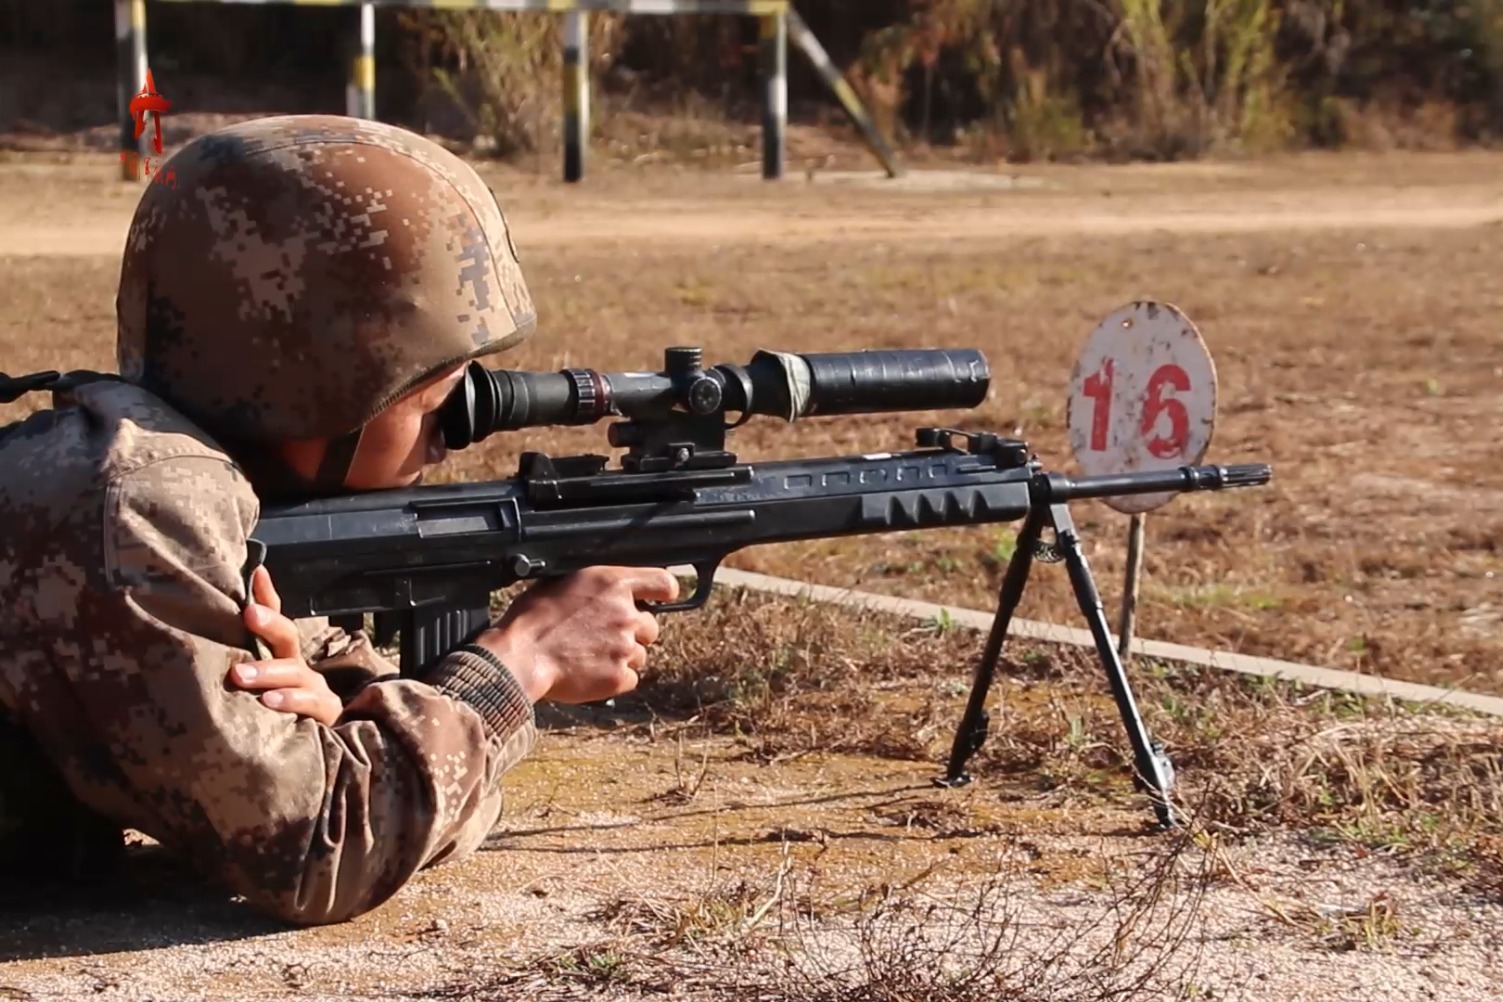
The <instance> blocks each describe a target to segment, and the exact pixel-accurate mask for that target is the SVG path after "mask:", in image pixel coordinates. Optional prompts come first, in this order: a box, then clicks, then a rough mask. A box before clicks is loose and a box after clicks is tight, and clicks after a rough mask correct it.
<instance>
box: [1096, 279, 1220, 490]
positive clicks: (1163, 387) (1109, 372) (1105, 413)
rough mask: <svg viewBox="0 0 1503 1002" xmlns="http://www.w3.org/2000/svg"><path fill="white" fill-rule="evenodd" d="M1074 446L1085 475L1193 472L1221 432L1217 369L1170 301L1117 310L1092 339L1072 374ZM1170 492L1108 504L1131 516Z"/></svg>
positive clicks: (1188, 324)
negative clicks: (1185, 468)
mask: <svg viewBox="0 0 1503 1002" xmlns="http://www.w3.org/2000/svg"><path fill="white" fill-rule="evenodd" d="M1067 420H1068V423H1069V429H1070V447H1071V448H1072V449H1073V450H1074V452H1075V459H1076V461H1077V462H1078V463H1079V464H1080V468H1081V472H1082V473H1084V474H1086V475H1088V476H1094V475H1101V474H1114V473H1136V472H1139V471H1143V470H1167V469H1174V468H1175V467H1179V466H1193V465H1195V464H1197V463H1199V462H1200V461H1201V459H1202V458H1203V457H1204V456H1205V452H1206V449H1207V448H1208V447H1209V446H1210V444H1211V434H1212V432H1213V431H1214V430H1215V426H1216V366H1215V363H1213V362H1212V361H1211V354H1210V352H1209V351H1208V350H1207V349H1206V344H1205V341H1204V340H1203V339H1202V338H1201V336H1200V332H1199V331H1198V330H1196V329H1195V325H1194V324H1192V323H1191V322H1190V321H1189V319H1188V318H1187V317H1186V316H1185V315H1184V314H1183V313H1181V312H1180V311H1179V310H1178V309H1177V308H1175V307H1174V306H1171V305H1169V304H1167V303H1155V302H1136V303H1132V304H1130V305H1128V306H1124V307H1122V308H1121V309H1119V310H1116V311H1114V312H1113V313H1112V314H1111V315H1110V316H1108V317H1107V318H1106V319H1105V320H1103V321H1102V322H1101V324H1100V325H1099V326H1097V328H1096V329H1095V330H1094V331H1093V332H1092V333H1091V336H1090V338H1088V339H1087V341H1086V343H1085V347H1084V348H1083V349H1082V351H1081V353H1080V358H1079V359H1078V360H1077V361H1076V363H1075V370H1074V372H1073V373H1072V374H1071V376H1070V401H1069V407H1068V411H1067ZM1174 497H1175V495H1174V494H1172V493H1160V494H1139V495H1130V496H1126V497H1110V498H1103V499H1102V500H1103V501H1105V502H1106V503H1107V504H1108V505H1110V506H1111V507H1113V508H1115V509H1117V510H1118V511H1120V512H1124V513H1127V514H1137V513H1140V512H1146V511H1151V510H1152V509H1154V508H1157V507H1159V506H1160V505H1162V504H1165V503H1167V502H1168V501H1170V500H1172V499H1173V498H1174Z"/></svg>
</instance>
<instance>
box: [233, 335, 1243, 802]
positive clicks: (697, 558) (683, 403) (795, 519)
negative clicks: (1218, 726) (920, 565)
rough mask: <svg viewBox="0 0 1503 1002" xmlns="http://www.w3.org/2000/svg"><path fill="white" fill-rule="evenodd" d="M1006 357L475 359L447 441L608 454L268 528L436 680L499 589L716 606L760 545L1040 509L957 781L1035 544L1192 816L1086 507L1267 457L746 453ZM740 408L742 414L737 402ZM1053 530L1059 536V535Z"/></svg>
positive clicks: (924, 450)
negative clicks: (622, 570) (528, 437)
mask: <svg viewBox="0 0 1503 1002" xmlns="http://www.w3.org/2000/svg"><path fill="white" fill-rule="evenodd" d="M989 385H990V373H989V371H988V368H987V364H986V360H985V358H984V357H983V356H982V354H981V353H980V352H979V351H975V350H971V349H963V350H952V349H924V350H872V351H858V352H845V353H831V354H792V353H786V352H771V351H759V352H757V353H756V355H755V356H754V357H753V358H752V360H751V361H750V362H749V363H748V364H746V365H729V364H726V365H716V366H714V367H712V368H705V367H704V366H703V365H702V353H701V350H700V349H699V348H696V347H674V348H669V349H667V351H666V353H665V359H664V369H663V371H661V372H609V373H607V372H598V371H595V370H592V369H577V368H576V369H564V370H562V371H559V372H522V371H507V370H490V369H486V368H485V367H483V366H482V365H480V364H479V363H478V362H476V363H471V364H470V366H469V367H468V368H467V369H466V372H465V378H464V379H463V381H462V382H461V383H460V384H459V385H458V386H457V387H456V389H455V390H454V392H453V394H452V395H451V396H450V397H449V398H448V400H447V401H446V402H445V404H444V406H443V408H442V410H441V411H440V419H441V423H442V428H443V435H444V440H445V443H446V445H447V446H448V448H450V449H463V448H465V447H467V446H469V445H471V444H473V443H475V442H479V441H481V440H483V439H485V438H486V437H488V436H489V435H491V434H493V433H495V432H498V431H515V430H519V429H523V428H533V427H540V426H548V425H589V424H594V423H595V422H597V421H599V420H601V419H603V418H606V417H616V418H620V419H621V420H618V421H616V422H614V423H613V424H611V425H610V427H609V429H608V434H607V438H608V441H609V442H610V444H611V445H612V446H614V447H616V448H621V449H625V450H626V451H625V454H624V455H623V456H622V457H621V460H620V465H619V467H618V468H614V469H613V468H609V467H608V465H607V463H608V457H606V456H601V455H578V456H562V457H560V456H549V455H546V454H544V453H541V452H527V453H524V454H523V455H522V456H521V461H520V465H519V469H518V471H517V474H516V476H515V477H512V478H510V479H505V480H496V481H490V482H482V483H459V484H436V485H430V486H419V487H413V488H406V489H397V490H385V491H374V492H369V493H362V494H357V495H353V496H345V497H336V498H327V499H318V500H311V501H303V502H299V503H293V504H284V505H279V506H275V507H268V508H267V509H266V510H264V511H263V512H262V515H261V518H260V521H259V523H258V524H257V525H256V527H255V529H254V531H253V533H252V539H251V550H252V552H251V564H250V566H251V567H254V566H255V564H257V563H260V562H264V563H265V564H266V566H267V567H268V569H269V570H270V571H271V573H272V577H273V580H275V581H276V583H277V589H278V591H279V593H280V594H281V597H282V607H283V612H284V613H285V614H287V615H289V616H291V617H294V618H297V617H304V616H328V617H330V619H331V620H332V621H334V622H335V623H337V624H340V625H343V626H346V627H347V628H359V627H360V626H361V625H363V623H364V617H365V615H366V614H368V613H370V614H374V627H375V634H376V639H377V642H378V643H382V644H387V643H391V642H392V641H393V640H394V639H399V640H400V646H401V654H400V670H401V672H402V674H403V675H408V676H410V675H414V674H416V673H418V672H420V671H421V670H422V669H423V668H424V666H426V665H428V664H429V663H431V662H432V661H433V660H434V659H436V658H438V657H439V656H441V655H442V654H443V653H444V652H445V651H447V650H450V649H452V648H453V647H455V646H457V645H459V644H461V643H463V642H465V641H466V639H467V638H469V637H470V636H471V635H473V634H474V633H476V632H478V631H479V630H480V629H482V628H484V627H485V626H486V625H487V624H488V623H489V621H490V614H489V606H490V597H491V594H492V592H493V591H495V590H497V589H501V588H505V587H508V586H510V585H512V584H515V583H517V582H520V581H525V580H536V579H540V578H548V577H554V576H561V575H567V574H570V573H573V572H575V571H578V570H581V569H583V568H586V567H589V566H592V565H601V564H612V565H626V566H644V567H663V568H667V567H674V566H679V565H692V566H693V567H694V568H695V571H696V573H697V575H698V579H697V583H696V588H695V591H694V592H693V594H692V595H690V596H689V597H688V598H687V599H683V600H681V601H676V602H672V603H662V604H648V605H645V606H644V607H645V608H648V609H650V610H652V611H653V612H662V613H667V612H682V611H687V610H690V609H697V608H699V607H701V606H703V605H704V604H705V602H706V601H707V600H708V598H709V597H710V591H711V587H712V585H713V582H714V578H715V572H716V570H717V569H718V568H719V566H720V564H721V562H722V561H724V560H725V559H726V557H728V556H729V555H730V554H732V553H735V552H736V551H738V550H741V549H743V548H745V547H747V546H752V545H757V544H767V543H786V542H793V541H796V540H807V539H822V538H828V537H836V536H850V535H860V534H868V533H883V532H894V531H900V530H909V529H930V528H940V527H946V526H968V525H982V524H991V523H1001V522H1012V521H1018V520H1021V522H1022V525H1021V527H1020V529H1019V532H1018V545H1017V547H1016V549H1015V551H1014V555H1013V557H1012V558H1011V561H1010V562H1009V564H1008V567H1007V570H1006V572H1005V573H1004V575H1003V578H1002V584H1001V591H1000V595H999V599H998V607H997V613H996V618H995V620H994V621H993V624H992V629H991V634H990V636H989V637H988V640H987V643H986V647H985V650H984V653H983V655H982V658H981V661H980V663H979V664H978V665H977V667H976V671H975V676H974V679H973V682H972V687H971V693H970V698H969V700H968V703H967V706H966V710H965V714H964V716H963V718H962V720H961V722H960V725H959V728H958V730H957V732H956V735H955V738H954V744H953V747H952V750H951V755H950V760H949V765H948V768H947V770H946V773H945V775H944V776H943V777H942V778H940V779H939V780H937V782H938V783H940V784H942V785H947V786H954V785H962V784H965V783H967V782H969V781H970V777H969V775H967V774H966V772H965V766H966V762H967V761H968V760H969V759H970V758H971V756H972V755H974V754H975V753H976V751H977V750H979V749H980V747H981V745H982V744H983V742H984V741H985V740H986V734H987V724H988V714H987V712H986V708H985V707H986V698H987V694H988V691H989V689H990V687H991V684H992V680H993V676H994V674H995V672H996V666H997V661H998V658H999V657H1000V655H1001V650H1002V642H1003V639H1004V637H1005V636H1006V633H1007V628H1008V624H1009V622H1010V621H1011V619H1012V616H1013V613H1014V611H1015V610H1016V608H1017V606H1018V603H1019V601H1020V600H1021V599H1022V595H1023V589H1024V586H1025V584H1026V583H1027V580H1028V575H1029V572H1030V570H1031V569H1032V566H1033V563H1034V561H1035V560H1038V561H1041V562H1046V563H1052V562H1060V561H1062V562H1063V563H1064V564H1065V568H1066V570H1067V571H1068V573H1069V578H1070V583H1071V585H1072V587H1073V589H1074V592H1075V597H1076V600H1077V602H1078V603H1079V606H1080V610H1081V613H1082V614H1083V615H1084V616H1085V618H1086V620H1087V621H1088V623H1089V624H1090V628H1091V633H1092V635H1093V637H1094V639H1095V646H1096V651H1097V653H1098V654H1099V655H1100V658H1101V663H1102V666H1103V668H1104V669H1105V671H1106V676H1107V681H1108V683H1109V684H1110V686H1111V690H1112V695H1113V697H1114V698H1115V700H1116V704H1117V708H1118V710H1119V711H1120V713H1121V716H1122V722H1123V724H1124V726H1125V727H1126V729H1127V735H1128V738H1129V740H1130V742H1131V744H1132V751H1133V762H1134V766H1135V770H1136V774H1137V775H1136V782H1137V785H1138V787H1139V788H1140V789H1145V790H1146V791H1147V792H1148V793H1149V794H1150V795H1151V797H1152V798H1153V801H1154V807H1155V811H1156V814H1157V817H1158V820H1159V822H1160V823H1161V824H1162V825H1164V826H1171V825H1173V824H1174V821H1173V817H1172V813H1171V800H1170V791H1171V787H1172V784H1173V768H1172V766H1171V764H1170V761H1169V759H1168V757H1167V756H1166V755H1165V754H1164V751H1163V748H1162V746H1161V745H1158V744H1155V743H1154V742H1152V741H1151V740H1150V738H1149V735H1148V731H1147V728H1146V727H1145V725H1144V722H1143V719H1142V717H1141V715H1140V714H1139V712H1138V708H1137V704H1136V702H1135V701H1134V698H1133V694H1132V690H1131V687H1130V686H1129V684H1128V680H1127V675H1126V673H1125V671H1124V669H1123V665H1122V661H1121V658H1120V657H1119V656H1118V654H1117V651H1116V648H1115V647H1114V646H1113V644H1112V642H1111V634H1110V630H1109V628H1108V625H1107V620H1106V615H1105V612H1104V610H1103V608H1102V604H1101V600H1100V597H1099V596H1098V594H1097V591H1096V585H1095V582H1094V581H1093V580H1092V577H1091V572H1090V568H1089V567H1088V566H1087V563H1086V559H1085V556H1084V555H1083V553H1082V552H1081V546H1080V537H1079V533H1078V532H1077V531H1076V528H1075V524H1074V522H1073V521H1072V519H1071V517H1070V510H1069V503H1070V502H1071V501H1077V500H1083V499H1087V498H1102V497H1110V496H1115V495H1126V494H1156V493H1160V492H1185V491H1201V490H1222V489H1225V488H1231V487H1248V486H1255V485H1259V484H1265V483H1267V482H1268V481H1269V479H1270V478H1271V476H1272V471H1271V470H1270V468H1269V467H1268V466H1266V465H1263V464H1253V465H1242V466H1182V467H1179V468H1178V469H1172V470H1165V471H1161V472H1143V473H1127V474H1122V475H1119V476H1094V477H1075V478H1071V477H1068V476H1065V475H1064V474H1060V473H1051V472H1046V471H1045V470H1044V469H1043V467H1042V466H1041V464H1040V463H1039V462H1038V460H1037V459H1036V458H1035V457H1034V456H1033V455H1032V454H1031V452H1030V450H1029V448H1028V445H1027V444H1026V443H1025V442H1022V441H1017V440H1015V439H1010V438H1005V437H1003V436H1001V435H996V434H992V433H989V432H978V431H962V430H958V429H952V428H934V427H924V428H919V429H918V430H917V436H916V439H917V440H916V445H917V448H916V449H913V450H909V451H903V452H891V453H887V452H884V453H871V454H866V455H851V456H839V457H832V458H816V459H787V460H776V461H770V462H765V463H764V462H742V461H739V460H738V459H737V457H736V456H735V455H734V454H733V453H731V452H729V451H727V449H726V436H727V433H728V432H730V431H731V430H733V429H735V428H737V427H739V426H740V425H742V424H744V423H745V422H746V421H747V420H748V419H750V418H751V417H752V416H753V415H767V416H775V417H780V418H782V419H784V420H785V421H788V422H793V421H796V420H800V419H803V418H808V417H814V416H819V415H837V414H870V413H878V412H891V411H912V410H932V409H941V408H966V407H975V406H976V405H977V404H979V403H981V401H982V400H983V399H984V398H985V397H986V393H987V390H988V388H989ZM731 414H736V415H739V416H738V418H737V419H736V420H735V421H734V422H730V421H729V420H728V415H731ZM1046 530H1047V531H1048V532H1049V533H1050V537H1049V538H1046V537H1045V535H1044V534H1045V531H1046Z"/></svg>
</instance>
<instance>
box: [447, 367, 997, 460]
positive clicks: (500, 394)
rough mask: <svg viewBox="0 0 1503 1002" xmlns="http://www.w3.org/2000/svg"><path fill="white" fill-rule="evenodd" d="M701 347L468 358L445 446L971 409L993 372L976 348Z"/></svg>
mask: <svg viewBox="0 0 1503 1002" xmlns="http://www.w3.org/2000/svg"><path fill="white" fill-rule="evenodd" d="M701 359H702V355H701V350H700V349H699V348H697V347H673V348H669V349H667V351H666V352H665V353H664V367H663V371H662V372H598V371H596V370H594V369H564V370H561V371H559V372H523V371H511V370H502V369H487V368H485V367H484V366H483V365H481V364H480V363H479V362H471V363H470V365H469V367H468V368H467V369H466V370H465V377H464V379H463V380H462V381H461V382H460V384H459V386H457V387H456V388H455V389H454V392H453V393H452V394H450V396H449V399H448V400H447V401H445V402H444V405H443V407H442V408H441V410H440V411H439V422H440V425H441V427H442V429H443V435H444V444H445V445H446V446H447V447H448V448H450V449H462V448H464V447H465V446H468V445H470V444H472V443H474V442H479V441H481V440H482V439H484V438H486V437H487V436H489V435H491V434H493V433H494V432H497V431H515V430H517V429H520V428H536V427H545V426H548V425H582V424H594V423H595V422H596V421H599V420H600V419H601V418H603V417H606V416H607V415H614V416H619V417H622V418H626V419H627V420H630V421H634V422H638V423H641V424H652V423H657V422H669V421H673V420H687V419H693V418H701V419H720V420H722V421H723V420H724V416H725V414H727V413H738V414H741V415H742V419H743V420H744V419H745V418H747V417H750V416H751V415H754V414H761V415H768V416H773V417H781V418H783V419H784V420H786V421H790V422H791V421H796V420H798V419H799V418H803V417H810V416H815V415H834V414H872V413H879V412H885V411H912V410H938V409H944V408H954V407H974V406H976V405H977V404H979V403H981V401H982V400H984V399H986V393H987V389H988V388H989V386H990V380H991V376H990V373H989V371H988V369H987V365H986V359H985V357H984V356H982V354H981V353H980V352H979V351H976V350H975V349H969V348H967V349H947V348H934V349H929V348H922V349H881V350H867V351H851V352H831V353H824V354H794V353H790V352H774V351H759V352H757V353H756V355H755V356H753V358H752V360H751V361H750V362H749V363H748V364H746V365H744V366H741V365H717V366H715V367H714V368H712V369H705V368H703V367H702V364H701Z"/></svg>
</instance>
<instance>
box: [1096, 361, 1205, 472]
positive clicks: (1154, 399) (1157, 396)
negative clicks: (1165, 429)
mask: <svg viewBox="0 0 1503 1002" xmlns="http://www.w3.org/2000/svg"><path fill="white" fill-rule="evenodd" d="M1114 375H1115V371H1114V366H1113V364H1112V360H1111V359H1107V360H1106V363H1105V364H1104V365H1102V367H1101V371H1099V372H1095V373H1092V374H1091V375H1090V376H1087V377H1086V381H1085V385H1084V389H1085V395H1086V396H1088V397H1090V398H1091V399H1092V401H1094V403H1095V406H1094V407H1093V408H1092V409H1091V451H1093V452H1102V451H1104V450H1105V449H1106V432H1107V428H1108V427H1109V426H1110V423H1111V407H1112V379H1113V377H1114ZM1166 386H1167V387H1169V388H1172V389H1174V390H1177V391H1179V392H1180V393H1187V392H1189V390H1190V377H1189V376H1188V375H1186V374H1185V370H1184V369H1181V368H1180V367H1179V366H1177V365H1175V364H1173V363H1170V364H1168V365H1161V366H1159V367H1158V368H1157V369H1155V370H1154V372H1153V375H1152V376H1150V377H1148V392H1147V393H1146V394H1145V397H1144V401H1143V422H1142V425H1141V426H1140V428H1139V431H1140V432H1141V433H1142V434H1143V435H1144V436H1145V437H1147V439H1148V451H1149V452H1151V453H1153V455H1154V456H1155V457H1157V458H1159V459H1172V458H1174V457H1175V456H1181V455H1183V454H1184V451H1185V446H1186V445H1187V444H1188V442H1189V439H1190V415H1189V414H1188V413H1186V411H1185V405H1184V403H1182V402H1181V401H1180V400H1179V399H1177V398H1175V397H1169V398H1167V399H1166V398H1165V396H1164V391H1165V388H1166ZM1166 413H1167V414H1168V416H1169V434H1168V436H1164V435H1160V434H1158V433H1157V431H1156V426H1157V425H1158V423H1159V415H1160V414H1166Z"/></svg>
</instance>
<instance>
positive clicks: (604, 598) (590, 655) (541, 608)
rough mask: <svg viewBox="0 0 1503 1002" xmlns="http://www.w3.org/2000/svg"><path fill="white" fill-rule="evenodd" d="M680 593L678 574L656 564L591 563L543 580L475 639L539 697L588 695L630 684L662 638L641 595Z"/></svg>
mask: <svg viewBox="0 0 1503 1002" xmlns="http://www.w3.org/2000/svg"><path fill="white" fill-rule="evenodd" d="M676 598H678V579H677V578H675V577H674V576H673V575H672V574H669V573H668V572H667V571H666V570H663V569H661V568H657V567H591V568H589V569H587V570H583V571H580V572H579V573H577V574H571V575H568V576H567V577H562V578H555V579H552V580H548V581H543V582H539V583H538V584H536V585H533V586H532V587H531V588H529V589H528V590H527V591H525V592H523V593H522V594H521V595H520V596H519V597H518V598H517V600H516V601H515V602H513V603H512V604H511V607H510V608H509V609H507V610H506V614H505V615H504V616H503V617H502V618H501V619H500V620H499V621H498V622H497V623H496V624H495V625H494V626H493V627H491V628H490V629H489V630H486V631H485V632H484V633H482V634H480V636H479V637H478V638H477V640H476V642H477V643H479V644H481V645H483V646H485V647H486V648H487V649H489V650H490V651H491V652H492V653H494V654H495V655H496V656H497V657H499V658H500V659H501V661H502V662H503V663H504V664H505V665H506V666H507V667H508V668H509V669H511V671H512V674H513V675H515V676H516V677H517V680H518V681H519V682H520V683H521V685H522V688H523V690H524V691H525V692H526V693H527V695H528V697H529V698H530V699H531V700H532V701H533V702H537V701H538V700H540V699H550V700H553V701H555V702H559V703H590V702H594V701H596V700H600V699H609V698H611V697H612V696H619V695H621V694H622V693H624V692H630V691H631V690H633V689H635V688H636V687H637V682H638V675H637V673H638V672H640V671H641V670H642V668H643V667H644V666H645V665H646V664H647V648H648V647H650V646H651V645H653V644H655V643H657V639H658V621H657V620H656V619H655V618H654V617H653V615H652V613H650V612H646V611H644V610H642V609H639V608H637V603H638V602H671V601H673V600H674V599H676Z"/></svg>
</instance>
